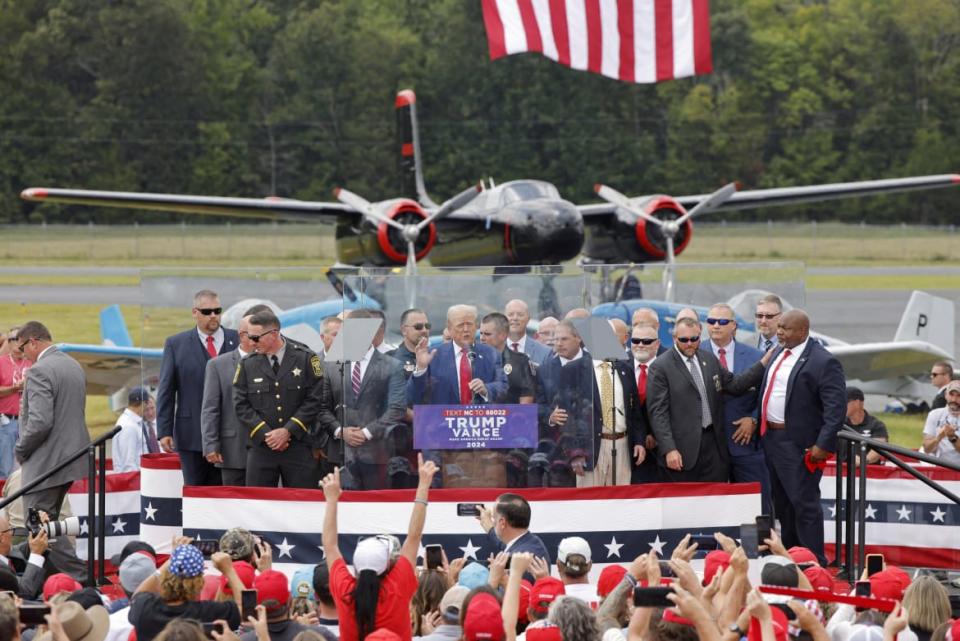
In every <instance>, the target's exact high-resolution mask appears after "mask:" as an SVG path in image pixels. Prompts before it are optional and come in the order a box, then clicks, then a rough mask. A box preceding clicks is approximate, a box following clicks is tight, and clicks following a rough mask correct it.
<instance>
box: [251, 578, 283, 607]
mask: <svg viewBox="0 0 960 641" xmlns="http://www.w3.org/2000/svg"><path fill="white" fill-rule="evenodd" d="M253 587H254V588H256V590H257V603H263V602H264V601H269V600H271V599H272V600H274V601H277V602H278V603H279V604H280V605H279V606H278V607H283V606H286V605H287V601H289V600H290V583H289V582H288V581H287V575H286V574H284V573H283V572H278V571H277V570H267V571H266V572H261V573H260V575H259V576H257V578H256V579H254V581H253ZM267 609H268V610H269V609H271V608H269V607H268V608H267Z"/></svg>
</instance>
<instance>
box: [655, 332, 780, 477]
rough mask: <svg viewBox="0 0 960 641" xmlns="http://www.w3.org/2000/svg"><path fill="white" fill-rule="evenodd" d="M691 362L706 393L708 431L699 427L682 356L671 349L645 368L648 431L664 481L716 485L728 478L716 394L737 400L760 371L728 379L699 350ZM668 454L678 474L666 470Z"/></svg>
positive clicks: (759, 366) (697, 395) (690, 378)
mask: <svg viewBox="0 0 960 641" xmlns="http://www.w3.org/2000/svg"><path fill="white" fill-rule="evenodd" d="M694 357H695V358H696V359H697V363H698V364H699V365H700V371H701V373H702V375H703V382H704V386H705V388H706V392H707V402H708V405H709V408H710V414H711V416H712V419H713V422H712V423H711V425H710V426H709V428H710V429H704V428H703V427H702V426H703V417H702V411H701V405H700V393H699V391H698V390H697V387H696V384H695V383H694V380H693V376H692V375H691V374H690V370H689V369H688V367H687V362H686V359H685V357H683V356H682V355H681V354H680V353H679V352H678V351H677V350H676V349H675V348H674V349H670V350H669V351H667V352H666V353H665V354H663V355H662V356H660V357H658V358H657V360H655V361H654V362H653V365H651V366H650V374H649V378H648V380H647V405H648V406H649V411H650V426H651V427H652V428H653V433H654V436H656V438H657V451H658V453H659V463H660V465H661V472H663V475H664V477H665V478H666V480H671V481H715V482H719V483H722V482H726V481H727V480H728V479H729V469H728V465H729V463H728V453H727V444H726V436H725V432H724V430H723V425H722V421H723V404H722V403H723V399H722V395H721V392H722V391H727V392H729V393H730V394H733V395H739V394H743V393H745V392H746V391H747V390H749V389H750V388H751V387H754V386H757V385H759V384H760V381H761V380H762V378H763V372H764V366H763V364H762V363H760V362H759V361H758V362H757V363H755V364H754V365H753V366H752V367H751V368H750V369H748V370H747V371H746V372H744V373H743V374H741V375H740V376H734V375H733V374H731V373H730V372H728V371H727V370H725V369H723V368H722V367H720V362H719V361H718V360H717V357H716V356H714V355H713V354H712V353H709V352H702V351H700V352H697V353H696V354H695V356H694ZM672 450H677V451H679V452H680V457H681V459H682V460H683V470H682V471H681V472H676V471H673V470H669V469H667V467H666V455H667V453H668V452H670V451H672ZM701 459H702V460H701ZM698 464H699V465H698Z"/></svg>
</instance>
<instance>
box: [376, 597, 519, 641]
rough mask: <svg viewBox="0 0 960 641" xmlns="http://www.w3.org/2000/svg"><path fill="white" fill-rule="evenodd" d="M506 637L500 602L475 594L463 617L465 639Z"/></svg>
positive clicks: (490, 639) (495, 639)
mask: <svg viewBox="0 0 960 641" xmlns="http://www.w3.org/2000/svg"><path fill="white" fill-rule="evenodd" d="M504 637H506V632H504V630H503V616H502V615H501V614H500V604H499V603H498V602H497V600H496V599H495V598H494V597H493V596H492V595H490V594H487V593H486V592H480V593H478V594H476V595H474V597H473V598H472V599H471V600H470V604H469V605H468V606H467V613H466V615H465V616H464V617H463V641H478V640H479V639H484V640H489V641H502V639H503V638H504ZM367 638H368V639H369V638H370V637H367Z"/></svg>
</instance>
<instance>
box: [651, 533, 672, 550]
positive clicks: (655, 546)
mask: <svg viewBox="0 0 960 641" xmlns="http://www.w3.org/2000/svg"><path fill="white" fill-rule="evenodd" d="M666 544H667V542H666V541H661V540H660V535H659V534H657V538H655V539H654V540H653V541H650V542H649V543H648V545H649V546H650V549H651V550H653V551H654V552H656V553H657V554H663V546H665V545H666Z"/></svg>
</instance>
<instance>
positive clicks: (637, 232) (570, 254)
mask: <svg viewBox="0 0 960 641" xmlns="http://www.w3.org/2000/svg"><path fill="white" fill-rule="evenodd" d="M395 108H396V113H397V120H398V134H399V136H398V137H399V141H400V169H401V174H402V176H403V189H402V191H403V194H402V197H400V198H392V199H389V200H383V201H378V202H370V201H368V200H366V199H364V198H363V197H361V196H359V195H357V194H354V193H351V192H349V191H347V190H346V189H336V190H335V192H334V193H335V194H336V197H337V199H338V200H339V202H310V201H300V200H290V199H283V198H265V199H256V198H224V197H215V196H184V195H173V194H151V193H135V192H114V191H90V190H81V189H53V188H42V187H34V188H30V189H26V190H24V191H23V193H22V194H21V197H22V198H24V199H26V200H31V201H37V202H57V203H65V204H78V205H91V206H98V207H118V208H129V209H149V210H159V211H170V212H180V213H192V214H215V215H224V216H241V217H252V218H265V219H272V220H290V221H301V222H302V221H310V222H325V223H335V224H336V234H335V235H336V245H337V257H338V260H339V262H340V263H341V264H349V265H375V266H397V265H404V264H406V266H407V271H408V273H411V274H412V273H414V272H415V271H416V262H417V261H419V260H423V259H424V258H426V257H428V256H429V258H430V262H431V263H432V264H433V265H434V266H492V267H500V266H524V265H556V264H559V263H562V262H564V261H567V260H570V259H573V258H575V257H577V256H578V255H580V254H582V257H583V260H584V261H585V262H589V263H600V264H625V263H645V262H659V261H664V260H665V261H666V262H667V264H668V269H667V270H666V274H667V277H669V274H670V273H671V271H672V265H673V261H674V259H675V257H676V256H677V255H679V254H680V253H682V252H683V250H684V249H685V248H686V247H687V246H688V244H689V243H690V239H691V237H692V234H693V219H694V218H695V217H697V216H700V215H702V214H705V213H707V212H710V211H733V210H741V209H751V208H758V207H767V206H773V205H788V204H796V203H804V202H812V201H821V200H830V199H834V198H847V197H853V196H865V195H870V194H884V193H893V192H904V191H913V190H921V189H935V188H939V187H949V186H952V185H956V184H958V183H960V176H958V175H954V174H944V175H936V176H919V177H911V178H893V179H887V180H871V181H862V182H851V183H837V184H828V185H813V186H809V187H784V188H778V189H759V190H749V191H740V192H738V191H736V188H735V187H734V186H733V185H732V184H730V185H726V186H725V187H723V188H721V189H720V190H718V191H717V192H714V193H713V194H701V195H694V196H679V197H672V196H666V195H654V196H641V197H636V198H628V197H627V196H624V195H623V194H621V193H619V192H617V191H615V190H614V189H612V188H610V187H606V186H603V185H597V193H598V195H599V196H600V197H601V198H603V199H605V200H607V201H608V202H605V203H597V204H587V205H578V204H574V203H571V202H569V201H567V200H565V199H564V198H563V197H562V196H561V195H560V192H559V190H558V189H557V188H556V187H555V186H554V185H552V184H550V183H548V182H544V181H540V180H513V181H510V182H506V183H502V184H500V185H497V186H493V185H492V184H491V185H490V186H488V187H485V188H484V187H483V185H482V184H481V185H477V186H473V187H470V188H468V189H466V190H465V191H463V192H461V193H460V194H458V195H456V196H454V197H453V198H451V199H450V200H448V201H446V202H445V203H443V204H441V205H438V204H437V203H435V202H434V201H433V200H432V199H431V198H430V196H429V195H428V194H427V191H426V187H425V185H424V181H423V173H422V170H421V163H420V137H419V133H418V130H417V117H416V97H415V96H414V93H413V91H410V90H404V91H401V92H399V93H398V94H397V97H396V102H395ZM491 182H492V181H491ZM665 280H666V278H665ZM666 284H667V285H668V287H667V290H666V291H667V297H666V298H667V300H671V296H670V294H671V289H672V288H671V287H669V285H670V284H671V283H666Z"/></svg>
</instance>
